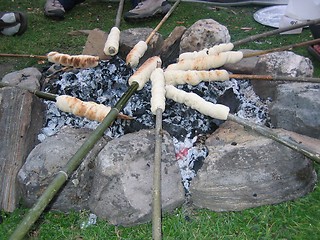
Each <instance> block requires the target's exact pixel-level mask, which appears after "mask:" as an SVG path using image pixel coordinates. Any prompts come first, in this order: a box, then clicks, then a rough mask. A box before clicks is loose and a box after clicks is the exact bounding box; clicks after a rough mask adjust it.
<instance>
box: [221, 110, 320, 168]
mask: <svg viewBox="0 0 320 240" xmlns="http://www.w3.org/2000/svg"><path fill="white" fill-rule="evenodd" d="M227 119H228V120H230V121H233V122H236V123H238V124H240V125H243V126H245V127H247V128H249V129H251V130H254V131H256V132H258V133H259V134H261V135H263V136H265V137H267V138H270V139H273V140H275V141H277V142H279V143H281V144H283V145H285V146H287V147H289V148H291V149H293V150H296V151H297V152H299V153H302V154H303V155H305V156H306V157H308V158H310V159H312V160H314V161H316V162H318V163H320V153H319V151H318V152H317V151H316V150H314V149H312V148H311V147H309V146H306V145H303V144H302V143H300V142H299V141H294V140H292V139H291V138H290V137H287V136H283V135H281V134H280V133H278V132H276V131H275V130H273V129H271V128H268V127H265V126H263V125H259V124H256V123H253V122H251V121H248V120H245V119H241V118H239V117H237V116H235V115H232V114H229V115H228V118H227Z"/></svg>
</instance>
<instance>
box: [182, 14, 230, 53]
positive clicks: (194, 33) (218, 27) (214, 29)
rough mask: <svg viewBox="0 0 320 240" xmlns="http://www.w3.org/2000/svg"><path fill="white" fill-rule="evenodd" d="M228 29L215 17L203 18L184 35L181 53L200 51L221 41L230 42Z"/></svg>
mask: <svg viewBox="0 0 320 240" xmlns="http://www.w3.org/2000/svg"><path fill="white" fill-rule="evenodd" d="M230 39H231V37H230V34H229V31H228V29H227V28H226V27H225V26H224V25H222V24H220V23H218V22H217V21H215V20H213V19H201V20H198V21H197V22H195V23H194V24H193V25H192V26H191V27H189V28H188V29H187V30H186V31H185V33H184V34H183V35H182V38H181V42H180V53H184V52H193V51H199V50H202V49H204V48H210V47H213V46H214V45H217V44H220V43H228V42H230Z"/></svg>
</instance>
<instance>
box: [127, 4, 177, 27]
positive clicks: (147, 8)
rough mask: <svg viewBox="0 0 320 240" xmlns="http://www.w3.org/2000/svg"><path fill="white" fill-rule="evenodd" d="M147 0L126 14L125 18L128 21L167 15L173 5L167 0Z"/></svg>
mask: <svg viewBox="0 0 320 240" xmlns="http://www.w3.org/2000/svg"><path fill="white" fill-rule="evenodd" d="M156 2H157V3H155V1H154V0H145V1H143V2H140V3H139V4H138V5H137V6H136V7H135V8H134V9H132V10H130V11H129V12H127V13H125V14H124V20H126V21H128V22H130V21H131V22H133V21H139V20H144V19H147V18H152V17H157V16H159V15H160V16H161V15H165V14H166V13H167V12H169V10H170V8H171V5H170V4H169V3H168V2H167V1H165V0H164V1H156Z"/></svg>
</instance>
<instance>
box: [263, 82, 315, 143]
mask: <svg viewBox="0 0 320 240" xmlns="http://www.w3.org/2000/svg"><path fill="white" fill-rule="evenodd" d="M319 93H320V84H317V83H288V84H282V85H279V86H278V87H277V91H276V93H275V99H274V101H273V103H272V104H271V105H270V109H269V112H270V118H271V122H272V124H273V125H274V126H275V127H278V128H284V129H286V130H290V131H295V132H297V133H300V134H304V135H307V136H310V137H314V138H320V116H319V113H320V94H319Z"/></svg>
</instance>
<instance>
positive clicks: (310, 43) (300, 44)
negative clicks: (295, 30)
mask: <svg viewBox="0 0 320 240" xmlns="http://www.w3.org/2000/svg"><path fill="white" fill-rule="evenodd" d="M319 42H320V38H317V39H313V40H310V41H305V42H301V43H295V44H290V45H286V46H283V47H278V48H272V49H267V50H262V51H257V52H251V53H245V54H243V57H244V58H249V57H256V56H260V55H264V54H267V53H273V52H280V51H285V50H289V49H292V48H296V47H304V46H309V45H313V44H317V43H319Z"/></svg>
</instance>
